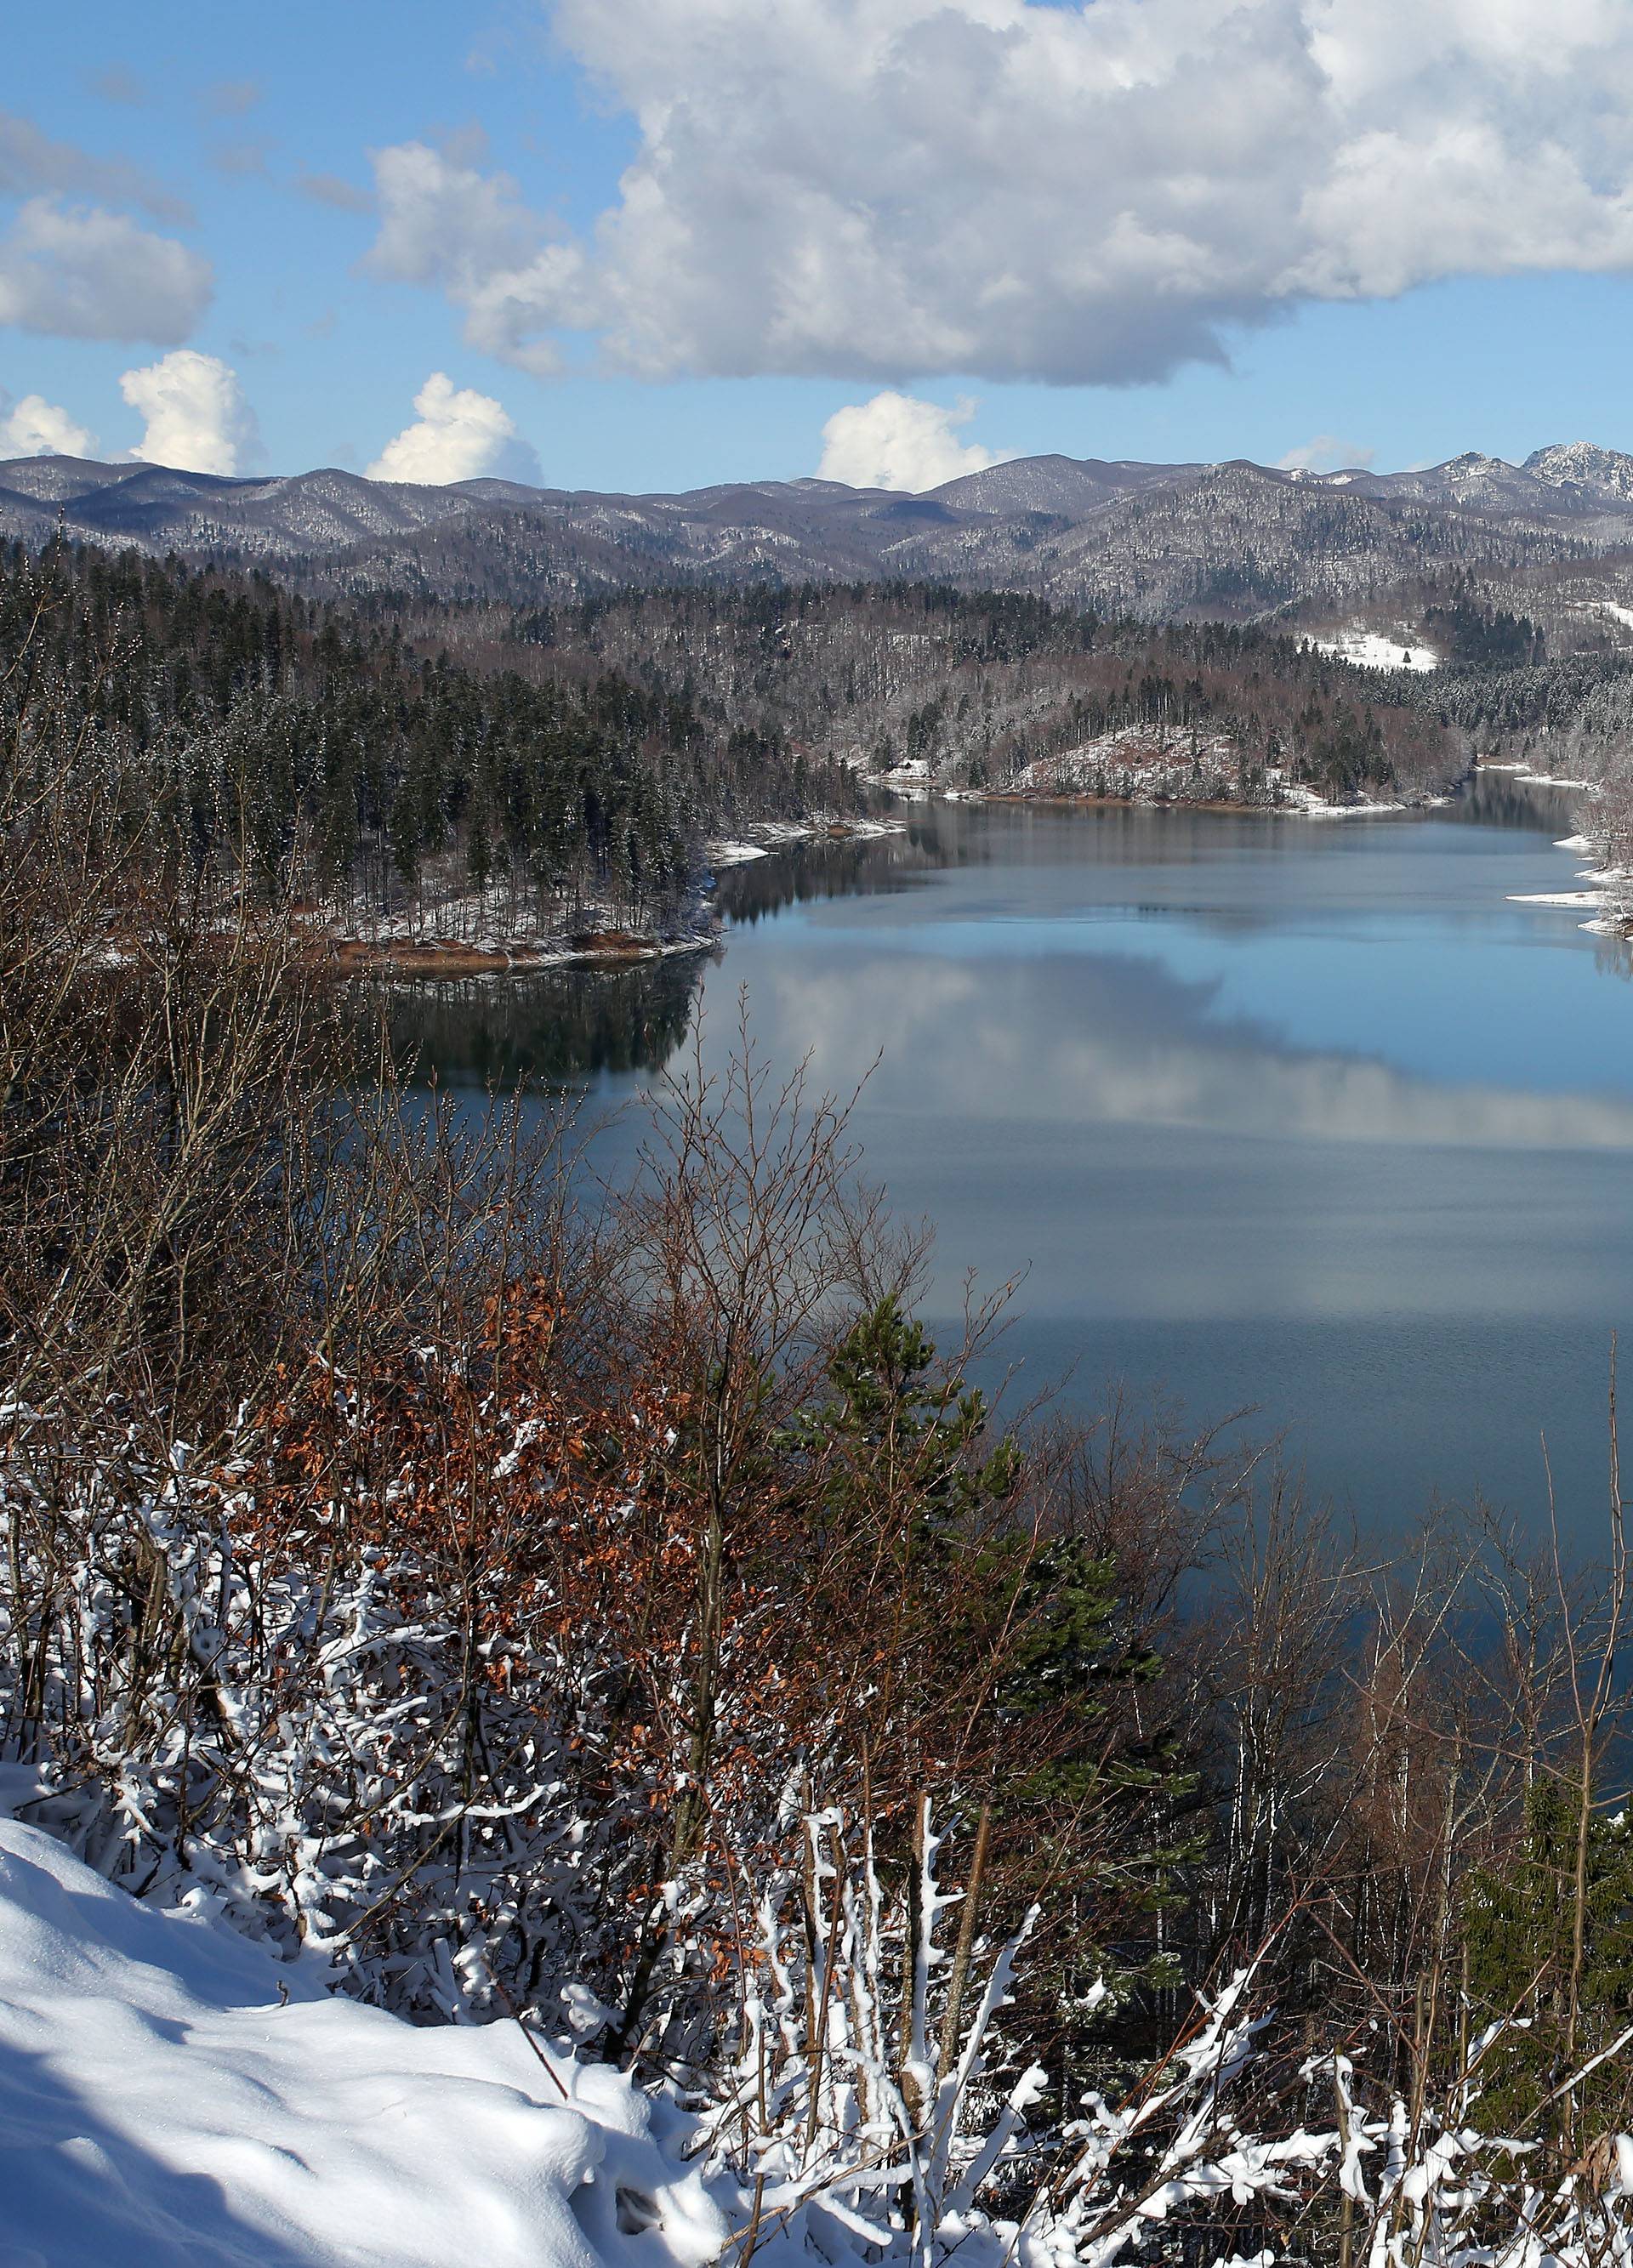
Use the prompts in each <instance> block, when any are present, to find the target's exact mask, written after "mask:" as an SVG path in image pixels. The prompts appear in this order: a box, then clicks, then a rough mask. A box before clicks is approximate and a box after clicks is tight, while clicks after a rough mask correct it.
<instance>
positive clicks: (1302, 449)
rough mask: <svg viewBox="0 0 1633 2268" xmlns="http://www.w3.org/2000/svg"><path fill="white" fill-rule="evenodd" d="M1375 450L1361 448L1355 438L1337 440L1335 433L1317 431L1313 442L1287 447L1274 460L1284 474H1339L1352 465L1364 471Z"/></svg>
mask: <svg viewBox="0 0 1633 2268" xmlns="http://www.w3.org/2000/svg"><path fill="white" fill-rule="evenodd" d="M1377 453H1378V452H1377V451H1376V450H1375V449H1363V447H1362V446H1361V444H1360V443H1359V442H1358V441H1344V440H1341V439H1340V438H1339V437H1338V435H1337V434H1336V433H1318V434H1317V435H1316V437H1315V438H1314V440H1313V441H1305V442H1303V443H1301V444H1300V446H1298V447H1297V449H1289V451H1288V453H1287V454H1286V456H1284V457H1278V458H1277V460H1276V462H1277V464H1278V465H1279V466H1280V467H1281V468H1282V471H1283V472H1284V473H1339V472H1346V471H1349V470H1350V469H1352V468H1354V469H1358V470H1360V471H1363V472H1364V471H1365V470H1366V469H1367V468H1368V467H1369V466H1370V465H1371V462H1372V460H1373V458H1374V457H1375V456H1376V455H1377Z"/></svg>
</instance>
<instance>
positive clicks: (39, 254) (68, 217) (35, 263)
mask: <svg viewBox="0 0 1633 2268" xmlns="http://www.w3.org/2000/svg"><path fill="white" fill-rule="evenodd" d="M210 290H211V269H210V263H209V261H207V260H203V259H201V258H200V256H199V254H197V253H196V252H190V251H189V250H188V247H186V246H185V245H182V244H178V243H176V242H175V240H174V238H171V237H166V236H155V235H154V234H153V233H152V232H151V230H148V229H144V228H141V227H138V226H137V223H136V222H135V221H133V220H131V219H129V217H127V216H126V215H125V214H123V213H112V212H105V211H103V210H101V209H100V207H97V206H94V205H93V206H89V207H85V208H79V209H76V208H71V207H69V206H65V205H63V203H61V202H60V201H59V200H58V199H56V198H54V197H31V198H30V199H29V201H28V202H27V203H26V204H25V205H24V206H23V208H22V210H21V211H20V212H19V213H18V216H17V218H16V220H15V221H14V222H13V223H12V225H11V229H10V231H9V232H8V233H7V234H6V235H5V236H4V237H0V323H15V324H16V325H17V326H18V328H19V329H21V330H25V331H42V332H48V333H51V334H53V335H56V336H58V337H61V338H72V339H151V340H152V341H153V342H154V344H155V345H158V346H166V345H168V344H169V342H171V341H172V340H173V339H184V338H185V337H186V336H187V335H188V332H189V331H190V330H191V329H192V328H193V326H194V324H195V323H196V321H197V320H198V318H199V316H200V315H201V314H202V313H203V310H204V308H205V306H207V305H208V303H209V299H210Z"/></svg>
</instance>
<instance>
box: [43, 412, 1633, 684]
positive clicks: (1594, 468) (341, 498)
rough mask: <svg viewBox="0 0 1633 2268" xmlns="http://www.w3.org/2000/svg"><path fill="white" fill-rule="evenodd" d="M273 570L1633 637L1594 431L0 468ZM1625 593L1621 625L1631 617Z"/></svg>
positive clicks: (97, 527) (1632, 600)
mask: <svg viewBox="0 0 1633 2268" xmlns="http://www.w3.org/2000/svg"><path fill="white" fill-rule="evenodd" d="M59 525H61V526H62V527H63V528H64V530H65V531H66V533H67V534H69V535H70V537H73V538H78V539H83V540H85V541H95V542H98V543H113V544H134V545H136V546H138V547H139V548H141V549H144V550H147V551H150V552H154V553H158V554H163V553H166V552H169V551H174V552H177V553H179V554H181V555H182V556H188V557H193V558H201V557H214V558H218V559H222V560H232V561H235V562H238V563H246V564H254V565H259V566H262V567H264V568H265V569H266V570H267V571H270V572H272V573H274V574H276V575H278V576H280V577H281V578H287V579H291V580H295V581H299V582H302V583H304V584H307V585H310V586H312V587H315V588H317V589H320V590H322V591H326V592H330V593H340V594H344V595H351V596H361V595H364V594H366V593H371V592H373V593H388V592H404V593H413V594H416V595H421V596H434V597H453V598H461V599H475V600H496V601H499V602H501V603H506V604H513V605H528V604H533V603H543V602H548V601H550V600H554V599H558V598H561V597H568V596H571V597H581V596H586V595H588V594H591V593H595V592H596V591H602V590H616V589H623V588H632V587H639V586H646V585H654V584H664V583H715V584H724V585H747V584H751V583H761V582H780V583H786V584H794V583H802V582H835V581H840V582H856V581H861V582H875V581H895V580H913V581H936V582H944V583H948V584H950V585H955V586H957V587H959V588H964V589H971V590H981V589H986V590H1016V591H1026V592H1031V593H1037V594H1038V595H1040V596H1043V597H1046V598H1049V599H1052V600H1056V601H1059V602H1061V603H1064V604H1068V605H1074V606H1082V607H1088V608H1097V609H1099V610H1102V611H1108V612H1116V613H1119V614H1129V615H1134V616H1136V617H1138V618H1140V619H1142V620H1145V621H1153V622H1155V621H1163V620H1184V619H1198V618H1201V619H1208V618H1218V619H1223V620H1236V621H1248V620H1255V619H1267V618H1271V619H1281V620H1283V621H1285V622H1289V624H1291V625H1294V626H1297V625H1299V624H1308V625H1309V626H1311V627H1312V629H1320V628H1325V627H1327V626H1330V625H1331V624H1332V623H1333V622H1356V623H1361V624H1364V625H1370V626H1372V627H1376V628H1378V629H1384V630H1388V629H1391V628H1395V627H1399V628H1400V629H1401V630H1402V631H1403V632H1404V631H1407V630H1413V629H1414V628H1415V625H1416V624H1418V623H1419V622H1421V620H1422V615H1423V613H1424V611H1425V609H1426V608H1428V607H1429V606H1430V605H1431V604H1436V605H1441V606H1445V604H1447V603H1459V604H1468V603H1474V604H1476V605H1486V606H1496V607H1500V608H1505V609H1508V610H1510V611H1512V612H1515V613H1516V614H1523V615H1526V617H1527V618H1529V619H1531V620H1533V621H1534V622H1537V623H1538V624H1539V625H1541V628H1542V629H1543V630H1544V631H1545V632H1546V634H1547V636H1548V639H1549V641H1550V644H1551V646H1552V648H1553V650H1555V651H1566V650H1584V649H1585V650H1593V649H1596V648H1604V649H1609V648H1615V647H1617V646H1625V645H1628V644H1633V457H1629V456H1625V455H1622V454H1621V453H1619V452H1617V451H1615V450H1612V449H1603V448H1599V447H1596V446H1593V445H1592V444H1591V443H1587V442H1569V443H1561V444H1555V445H1553V446H1549V447H1547V448H1541V449H1538V450H1535V451H1533V453H1532V454H1531V455H1530V456H1529V457H1527V458H1526V460H1525V462H1524V463H1523V464H1522V465H1511V464H1508V463H1506V462H1504V460H1502V459H1500V458H1495V457H1488V456H1482V455H1480V454H1478V453H1468V454H1465V455H1462V456H1459V457H1454V458H1452V459H1450V460H1448V461H1447V462H1446V463H1445V464H1443V465H1436V466H1431V467H1429V468H1426V469H1422V470H1417V471H1411V472H1401V473H1387V474H1380V473H1373V472H1370V471H1367V470H1365V469H1363V468H1350V469H1349V470H1340V471H1336V472H1327V473H1312V472H1305V471H1302V470H1291V471H1289V470H1282V469H1278V468H1271V467H1267V466H1264V465H1256V464H1252V463H1249V462H1248V461H1246V460H1234V461H1232V462H1230V463H1226V464H1219V465H1204V464H1185V465H1148V464H1139V463H1129V462H1108V461H1105V460H1100V459H1097V458H1083V459H1078V458H1072V457H1063V456H1046V457H1026V458H1019V459H1016V460H1013V461H1011V462H1009V463H1007V464H1001V465H994V466H991V467H988V468H986V469H985V470H983V471H981V472H977V473H970V474H966V475H964V476H963V477H961V478H960V479H957V480H955V481H950V482H947V484H946V485H945V486H944V487H942V488H940V489H937V490H933V491H932V492H930V493H929V494H928V495H907V494H902V493H897V492H893V491H891V490H866V489H864V490H858V489H850V488H846V487H843V486H841V485H839V483H838V482H830V481H817V480H803V481H791V482H776V481H763V482H745V483H741V484H728V485H724V486H718V487H713V488H706V489H698V490H692V491H691V492H690V493H688V494H684V495H679V496H636V495H604V496H603V495H597V494H590V493H586V492H582V491H574V490H558V489H533V488H527V487H523V486H521V485H520V484H518V483H516V482H509V481H497V480H477V481H464V482H456V483H454V485H453V486H451V487H447V488H425V487H416V486H413V485H411V484H410V483H407V482H381V481H369V480H365V479H363V478H361V477H360V476H359V475H357V474H355V473H347V472H342V471H339V470H337V469H336V468H333V467H329V468H321V469H319V470H317V471H314V472H308V473H299V474H296V475H290V476H279V477H276V478H264V479H250V480H229V479H223V478H221V477H219V476H217V475H210V474H203V473H188V472H180V471H175V470H173V469H170V468H166V467H164V466H158V465H146V464H100V463H93V462H91V461H88V460H80V459H77V458H66V457H39V458H25V459H19V460H13V461H11V463H7V464H0V534H4V535H7V536H11V537H16V538H21V539H22V540H23V541H26V542H29V543H34V544H37V543H40V542H42V541H47V540H48V539H49V537H50V535H51V534H52V533H53V531H54V530H55V528H56V527H58V526H59ZM1618 609H1620V610H1622V612H1624V613H1628V614H1629V620H1628V621H1623V620H1622V618H1621V614H1620V613H1619V612H1618Z"/></svg>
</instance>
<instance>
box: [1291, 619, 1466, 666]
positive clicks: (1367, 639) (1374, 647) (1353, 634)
mask: <svg viewBox="0 0 1633 2268" xmlns="http://www.w3.org/2000/svg"><path fill="white" fill-rule="evenodd" d="M1310 643H1311V644H1312V646H1314V647H1315V648H1316V650H1317V652H1320V653H1330V654H1334V655H1336V657H1337V658H1338V659H1339V660H1340V661H1352V662H1354V664H1355V665H1356V668H1357V669H1420V670H1421V669H1438V668H1439V666H1440V656H1439V655H1438V654H1437V652H1435V651H1434V649H1433V647H1432V646H1427V645H1424V644H1422V643H1421V642H1420V643H1418V644H1412V643H1410V642H1409V641H1408V640H1407V639H1405V638H1403V637H1401V636H1400V634H1399V633H1396V634H1395V635H1394V636H1393V637H1385V636H1384V635H1383V633H1382V632H1381V631H1379V630H1361V629H1358V628H1357V629H1356V630H1344V631H1342V632H1341V633H1340V635H1339V636H1338V637H1312V639H1311V640H1310Z"/></svg>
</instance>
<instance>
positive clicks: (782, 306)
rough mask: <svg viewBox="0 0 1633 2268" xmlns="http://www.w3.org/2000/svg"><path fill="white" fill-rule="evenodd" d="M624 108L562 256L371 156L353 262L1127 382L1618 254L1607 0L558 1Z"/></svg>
mask: <svg viewBox="0 0 1633 2268" xmlns="http://www.w3.org/2000/svg"><path fill="white" fill-rule="evenodd" d="M550 12H551V14H552V16H553V18H554V23H555V28H556V30H557V33H558V36H559V37H560V38H561V40H563V41H564V42H565V46H566V48H567V49H568V50H569V52H570V53H572V54H573V55H574V56H575V57H576V58H577V60H578V61H579V62H580V64H581V65H582V66H583V67H584V68H585V69H586V70H587V72H588V73H589V74H590V75H591V76H592V77H593V78H594V79H595V81H596V82H597V83H598V85H599V86H600V87H601V88H602V91H604V92H605V93H606V94H607V95H608V96H609V97H610V99H611V100H612V101H613V102H615V103H616V104H617V105H618V106H619V107H621V108H622V109H624V111H625V112H627V113H628V114H631V116H632V118H633V120H634V121H635V124H636V130H637V134H638V144H637V147H636V150H635V152H634V155H633V157H632V160H631V162H630V164H629V166H627V168H626V170H625V172H624V175H623V177H622V180H621V183H620V188H619V193H618V197H617V202H616V203H614V204H613V205H612V206H611V207H610V209H609V210H607V211H605V212H604V213H602V216H601V217H600V218H599V220H598V222H597V223H596V225H595V228H594V229H593V231H591V232H589V233H588V234H587V236H586V237H585V238H584V239H582V240H580V241H574V240H573V239H570V238H569V237H568V236H566V235H565V233H564V232H562V231H560V230H555V229H552V228H550V227H549V226H547V225H545V224H544V222H543V220H541V219H540V218H539V217H536V215H534V214H533V213H531V212H530V211H529V210H528V207H527V206H526V204H525V203H524V202H523V200H522V198H521V195H520V194H519V192H518V191H517V189H516V188H515V186H514V183H512V182H510V181H508V180H506V179H505V177H503V176H501V175H494V174H488V173H483V172H481V171H479V170H477V166H475V164H473V163H471V162H469V161H468V160H465V159H456V158H454V156H452V155H450V154H448V153H439V152H437V151H432V150H430V149H428V148H427V147H425V145H423V144H405V145H402V146H400V147H398V148H395V149H390V150H386V151H381V152H379V153H378V154H377V157H376V173H377V180H378V185H379V192H380V203H381V232H380V237H379V240H378V243H377V245H376V247H375V252H374V255H373V264H374V266H375V267H376V269H378V271H379V272H381V274H385V275H390V276H398V277H400V278H402V279H403V280H405V281H412V282H417V283H420V284H426V285H431V286H433V287H435V288H438V289H440V290H441V291H443V292H445V293H446V294H447V297H448V298H449V299H450V300H451V301H452V302H453V303H454V305H455V306H458V307H459V308H460V309H461V310H462V312H463V313H464V317H465V323H466V335H467V337H468V338H469V340H470V341H471V342H472V343H473V344H476V345H478V346H481V347H483V348H484V350H486V351H488V352H491V353H493V354H496V355H500V356H503V357H506V359H508V360H510V361H512V362H514V363H516V364H517V365H521V367H523V368H528V369H535V370H546V369H550V368H552V367H554V366H556V365H557V363H558V359H559V356H560V353H561V347H562V340H563V336H564V335H572V334H575V333H590V334H593V335H595V336H596V337H597V338H598V339H599V342H600V345H601V350H602V355H603V356H604V357H605V359H606V360H607V362H608V363H609V364H610V365H613V366H614V367H617V368H622V369H626V370H632V371H635V372H641V373H644V374H647V375H649V376H657V377H662V376H669V375H671V374H674V373H676V372H685V371H696V372H725V373H750V372H767V371H784V372H823V373H826V374H844V375H856V376H861V377H865V378H871V379H878V380H882V381H883V382H886V383H889V382H891V381H895V380H899V379H902V378H904V377H905V376H906V375H908V374H910V373H915V372H916V373H921V374H930V373H935V372H941V373H953V372H964V373H978V374H980V375H983V376H986V377H990V378H1016V377H1034V378H1045V379H1058V380H1061V381H1072V382H1075V381H1098V382H1111V383H1120V382H1128V381H1134V380H1141V379H1154V378H1158V377H1161V376H1163V375H1164V373H1166V372H1168V371H1170V370H1171V369H1172V368H1173V367H1174V366H1175V365H1177V364H1178V363H1179V362H1182V361H1185V360H1186V359H1188V358H1197V357H1202V358H1211V359H1219V358H1220V357H1222V356H1223V353H1224V352H1225V347H1226V342H1228V339H1229V336H1230V329H1231V327H1232V326H1236V325H1240V324H1251V323H1254V322H1259V321H1262V320H1265V319H1266V318H1267V316H1268V315H1270V314H1272V313H1275V311H1276V310H1278V309H1280V308H1283V307H1286V306H1289V305H1291V304H1294V303H1296V302H1297V301H1298V300H1300V299H1304V298H1367V297H1372V296H1377V295H1380V294H1383V295H1386V294H1391V293H1395V292H1399V291H1405V290H1408V289H1409V288H1410V287H1411V286H1413V285H1415V284H1420V283H1423V282H1426V281H1429V280H1431V279H1433V278H1436V277H1439V276H1450V275H1455V274H1460V273H1466V272H1471V271H1473V272H1479V273H1482V274H1495V275H1500V274H1507V273H1512V272H1515V271H1517V270H1522V269H1538V268H1541V269H1550V268H1559V269H1576V270H1586V271H1622V270H1633V9H1630V8H1629V7H1628V6H1627V4H1626V0H1437V4H1436V5H1434V6H1432V7H1426V6H1424V5H1423V4H1422V0H1093V4H1086V0H1075V4H1058V0H1057V4H1050V5H1044V4H1039V0H800V4H799V5H797V6H795V5H792V4H784V5H780V6H775V7H767V6H766V5H765V0H620V4H619V5H618V6H617V7H616V8H611V7H609V6H607V5H606V0H553V4H551V5H550Z"/></svg>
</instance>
